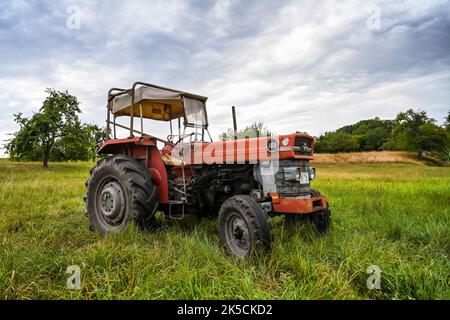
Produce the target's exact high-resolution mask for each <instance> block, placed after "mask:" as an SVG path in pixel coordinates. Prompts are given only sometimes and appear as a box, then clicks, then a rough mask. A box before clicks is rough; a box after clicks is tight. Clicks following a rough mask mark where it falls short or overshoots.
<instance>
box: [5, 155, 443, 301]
mask: <svg viewBox="0 0 450 320" xmlns="http://www.w3.org/2000/svg"><path fill="white" fill-rule="evenodd" d="M91 166H92V163H65V164H51V167H50V169H47V170H45V169H42V168H41V167H40V165H39V164H33V163H12V162H8V161H6V160H0V188H1V189H2V192H1V194H0V298H1V299H45V298H49V299H60V298H62V299H71V298H73V299H130V298H131V299H216V298H225V299H241V298H242V299H437V298H443V299H449V298H450V292H449V282H450V281H449V280H450V264H449V253H450V239H449V238H450V214H449V208H450V168H438V167H427V166H423V165H415V164H395V163H394V164H393V163H390V164H353V165H350V164H334V165H331V164H317V167H318V180H316V181H315V182H314V187H316V188H317V189H319V190H321V191H322V192H323V193H325V194H327V196H328V197H329V202H330V204H331V206H332V210H333V222H332V229H331V232H330V233H329V234H328V235H326V236H324V237H317V236H315V235H314V233H313V232H312V230H311V229H310V227H309V226H308V225H305V226H300V227H299V228H297V229H292V228H288V227H286V226H285V225H284V224H283V218H282V217H277V218H274V219H273V220H272V225H273V232H274V238H275V242H274V244H273V249H272V250H271V251H270V252H269V253H268V254H266V255H259V256H256V257H253V258H252V259H249V260H246V261H242V260H239V259H237V258H233V257H231V256H229V255H227V254H226V253H224V252H223V251H222V250H221V248H220V246H219V239H218V234H217V226H216V223H217V222H216V220H196V218H193V219H191V220H189V221H184V222H176V221H168V220H164V219H162V218H161V219H160V220H159V225H158V228H157V230H155V231H153V232H141V231H139V230H136V229H135V228H134V227H130V228H129V229H128V230H126V232H123V233H121V234H116V235H111V236H108V237H105V238H101V237H99V236H98V235H96V234H95V233H92V232H91V231H89V228H88V221H87V218H86V217H85V216H84V206H83V200H82V199H83V195H84V192H85V190H84V182H85V180H86V178H87V176H88V172H89V168H90V167H91ZM69 265H78V266H79V267H80V268H81V278H82V287H81V290H68V289H66V279H67V277H68V274H66V273H65V272H66V268H67V267H68V266H69ZM371 265H377V266H379V267H380V268H381V270H382V279H381V289H380V290H368V289H367V287H366V280H367V278H368V276H369V274H368V273H366V270H367V268H368V267H369V266H371Z"/></svg>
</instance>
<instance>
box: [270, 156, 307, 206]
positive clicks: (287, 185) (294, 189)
mask: <svg viewBox="0 0 450 320" xmlns="http://www.w3.org/2000/svg"><path fill="white" fill-rule="evenodd" d="M286 167H296V168H301V171H306V172H307V171H308V167H309V163H308V161H304V160H280V161H279V169H278V172H277V173H276V174H275V182H276V185H277V191H278V194H280V195H281V196H288V197H293V196H305V195H309V192H310V184H309V182H308V184H304V185H301V184H300V182H299V181H286V179H285V173H284V168H286Z"/></svg>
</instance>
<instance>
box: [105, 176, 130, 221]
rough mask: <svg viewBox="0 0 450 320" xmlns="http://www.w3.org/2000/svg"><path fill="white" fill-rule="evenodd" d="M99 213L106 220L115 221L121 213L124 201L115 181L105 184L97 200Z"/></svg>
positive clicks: (120, 189) (119, 187)
mask: <svg viewBox="0 0 450 320" xmlns="http://www.w3.org/2000/svg"><path fill="white" fill-rule="evenodd" d="M99 204H100V205H99V207H100V211H101V213H102V214H103V215H104V216H105V217H106V218H108V219H116V218H118V217H120V215H121V214H122V213H123V211H124V210H123V209H124V206H125V199H124V194H123V190H122V187H121V186H120V185H119V184H118V183H117V182H115V181H113V182H109V183H107V184H106V185H105V186H104V187H103V189H102V191H101V193H100V198H99Z"/></svg>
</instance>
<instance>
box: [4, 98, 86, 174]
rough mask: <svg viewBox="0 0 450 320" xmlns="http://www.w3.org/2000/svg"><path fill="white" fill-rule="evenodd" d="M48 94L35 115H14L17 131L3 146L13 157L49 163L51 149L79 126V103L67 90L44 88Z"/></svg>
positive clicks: (45, 165) (46, 165)
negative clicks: (28, 116) (17, 126)
mask: <svg viewBox="0 0 450 320" xmlns="http://www.w3.org/2000/svg"><path fill="white" fill-rule="evenodd" d="M45 92H46V93H47V94H48V96H47V98H46V99H45V100H44V102H43V104H42V107H41V108H40V109H39V112H38V113H35V114H33V116H32V117H31V118H25V117H23V116H22V114H21V113H19V114H15V115H14V116H15V121H16V122H17V123H18V124H19V125H20V130H19V131H18V132H16V133H14V134H13V136H14V138H13V139H12V140H11V141H10V142H9V143H8V144H7V145H6V151H7V153H8V154H9V155H10V156H11V157H12V158H17V159H28V160H38V159H37V158H41V160H42V163H43V166H44V167H48V162H49V159H50V155H51V152H52V149H53V147H54V146H55V144H56V143H57V142H60V141H61V139H63V138H64V137H66V139H67V136H69V135H70V134H71V132H72V133H73V130H74V128H77V127H79V126H80V120H79V118H78V113H80V112H81V111H80V108H79V102H78V100H77V98H76V97H75V96H72V95H70V94H69V93H68V92H67V91H64V92H61V91H56V90H55V89H46V90H45Z"/></svg>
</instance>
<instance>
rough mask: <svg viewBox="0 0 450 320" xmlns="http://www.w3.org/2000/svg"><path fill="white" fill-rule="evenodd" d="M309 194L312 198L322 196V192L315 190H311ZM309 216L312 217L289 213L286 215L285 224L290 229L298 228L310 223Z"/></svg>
mask: <svg viewBox="0 0 450 320" xmlns="http://www.w3.org/2000/svg"><path fill="white" fill-rule="evenodd" d="M309 193H310V194H311V196H312V197H317V196H320V192H319V191H317V190H316V189H313V188H311V189H310V191H309ZM313 215H314V214H313ZM308 216H310V215H305V214H296V213H288V214H285V215H284V223H285V224H286V225H287V226H289V227H297V226H299V225H301V224H303V223H304V222H305V221H308V219H307V217H308Z"/></svg>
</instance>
